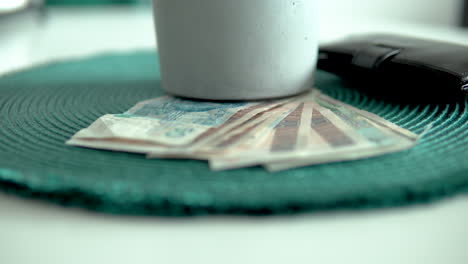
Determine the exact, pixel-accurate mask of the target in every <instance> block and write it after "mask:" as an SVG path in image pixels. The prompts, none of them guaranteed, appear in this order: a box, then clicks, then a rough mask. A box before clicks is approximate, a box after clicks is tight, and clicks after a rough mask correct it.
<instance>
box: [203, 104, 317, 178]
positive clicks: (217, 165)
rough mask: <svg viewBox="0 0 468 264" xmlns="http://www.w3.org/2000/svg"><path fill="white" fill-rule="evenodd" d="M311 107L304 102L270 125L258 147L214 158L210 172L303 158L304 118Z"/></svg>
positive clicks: (304, 142) (246, 148)
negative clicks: (296, 156) (297, 156)
mask: <svg viewBox="0 0 468 264" xmlns="http://www.w3.org/2000/svg"><path fill="white" fill-rule="evenodd" d="M309 104H310V102H301V103H300V104H299V105H297V106H296V107H295V108H294V110H293V111H291V112H290V113H288V114H287V115H286V116H284V117H282V118H280V119H277V120H275V121H276V122H273V123H271V124H269V126H268V127H267V130H266V131H265V132H264V136H263V139H262V140H260V141H259V143H258V144H256V145H250V144H241V145H242V147H241V148H237V149H236V150H232V151H231V152H230V153H225V155H219V156H214V157H212V158H211V159H210V161H209V163H210V168H211V169H212V170H226V169H235V168H242V167H249V166H255V165H259V164H262V163H264V162H268V161H270V162H271V161H276V160H282V159H285V158H289V157H291V155H292V154H293V153H294V155H300V153H301V151H302V150H303V149H304V148H305V147H306V146H307V137H305V136H304V132H305V131H306V130H305V129H304V127H305V126H306V123H305V122H304V121H305V120H304V118H305V116H306V115H307V112H309V111H308V110H309V109H310V106H309Z"/></svg>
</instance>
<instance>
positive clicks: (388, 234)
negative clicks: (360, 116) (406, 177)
mask: <svg viewBox="0 0 468 264" xmlns="http://www.w3.org/2000/svg"><path fill="white" fill-rule="evenodd" d="M1 23H4V22H3V21H2V22H1ZM366 31H386V32H402V33H409V34H413V35H421V36H429V37H433V38H440V39H450V40H454V41H462V42H463V41H467V40H468V34H467V33H466V32H464V31H461V30H455V29H448V28H441V27H436V26H431V27H428V26H423V25H411V24H407V23H406V24H404V25H402V24H401V23H396V22H392V21H370V22H369V21H365V20H361V21H356V20H344V21H337V20H336V19H332V18H329V19H322V26H321V40H322V41H327V40H332V39H336V38H338V37H340V36H343V35H344V34H348V33H352V32H366ZM154 47H155V44H154V35H153V25H152V21H151V13H150V12H149V11H148V10H141V9H124V8H101V9H96V8H94V9H81V10H70V9H53V10H52V11H51V12H50V14H49V17H48V19H47V21H46V22H45V23H43V24H41V25H34V24H32V22H31V21H29V20H28V19H22V20H21V22H15V24H14V25H13V24H12V25H6V24H0V58H1V61H0V74H2V73H5V72H8V71H12V70H17V69H21V68H24V67H28V66H31V65H34V64H38V63H44V62H47V61H51V60H59V59H63V58H70V57H79V56H89V55H92V54H96V53H100V52H109V51H125V50H133V49H139V48H154ZM0 263H2V264H3V263H15V264H23V263H24V264H26V263H34V264H36V263H48V264H55V263H68V264H73V263H360V264H362V263H381V264H386V263H401V264H404V263H412V264H413V263H425V264H432V263H434V264H435V263H444V264H445V263H450V264H466V263H468V196H466V195H458V196H456V197H451V198H447V199H444V200H442V201H440V202H435V203H432V204H429V205H419V206H410V207H404V208H395V209H382V210H370V211H339V212H325V213H312V214H301V215H297V216H277V217H240V216H235V217H231V216H214V217H196V218H185V219H184V218H177V219H173V218H160V217H129V216H115V215H104V214H98V213H94V212H89V211H86V210H82V209H76V208H63V207H60V206H57V205H54V204H50V203H47V202H44V201H36V200H28V199H23V198H17V197H15V196H11V195H6V194H4V193H2V192H0Z"/></svg>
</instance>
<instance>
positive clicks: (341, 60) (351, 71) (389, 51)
mask: <svg viewBox="0 0 468 264" xmlns="http://www.w3.org/2000/svg"><path fill="white" fill-rule="evenodd" d="M318 68H319V69H322V70H325V71H329V72H332V73H335V74H338V75H340V76H342V77H344V78H345V79H347V80H350V81H352V82H353V83H354V84H357V85H355V86H356V87H360V88H361V89H364V90H367V91H368V92H370V93H371V94H374V95H377V96H382V97H384V98H389V99H398V100H400V101H405V102H415V103H421V102H435V103H446V102H451V101H459V100H465V98H466V94H467V93H468V46H463V45H459V44H453V43H448V42H441V41H435V40H429V39H420V38H415V37H409V36H401V35H391V34H368V35H358V36H351V37H349V38H347V39H343V40H340V41H337V42H333V43H329V44H325V45H322V46H321V47H320V56H319V61H318Z"/></svg>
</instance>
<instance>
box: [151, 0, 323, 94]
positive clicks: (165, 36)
mask: <svg viewBox="0 0 468 264" xmlns="http://www.w3.org/2000/svg"><path fill="white" fill-rule="evenodd" d="M154 17H155V23H156V32H157V42H158V50H159V54H160V57H159V59H160V64H161V75H162V76H161V77H162V86H163V88H164V89H165V90H166V91H168V92H169V93H172V94H175V95H180V96H185V97H191V98H200V99H215V100H252V99H263V98H274V97H282V96H288V95H293V94H297V93H300V92H302V91H304V90H307V89H309V88H311V87H312V86H313V79H314V72H315V65H316V59H317V46H318V36H317V30H316V29H317V22H316V21H317V18H316V5H315V0H154Z"/></svg>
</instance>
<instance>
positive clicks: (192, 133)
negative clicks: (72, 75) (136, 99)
mask: <svg viewBox="0 0 468 264" xmlns="http://www.w3.org/2000/svg"><path fill="white" fill-rule="evenodd" d="M286 101H287V100H275V101H265V102H249V103H217V102H205V101H193V100H187V99H180V98H174V97H170V96H164V97H160V98H156V99H152V100H147V101H143V102H140V103H138V104H137V105H135V106H134V107H132V108H131V109H130V110H128V111H127V112H125V113H123V114H108V115H104V116H102V117H100V118H99V119H98V120H96V121H95V122H94V123H93V124H91V125H90V126H89V127H88V128H85V129H83V130H81V131H79V132H78V133H76V134H75V135H74V136H73V137H72V139H71V140H70V141H68V142H67V143H68V144H71V145H74V144H75V143H78V142H80V143H82V142H83V141H84V140H93V141H94V142H96V140H98V139H100V140H107V141H110V142H113V143H115V142H116V139H121V140H122V141H123V142H125V144H123V145H127V144H128V141H132V142H135V141H138V142H142V143H143V142H144V143H147V144H150V145H155V144H156V145H157V146H159V145H161V146H186V145H188V144H190V143H192V142H194V141H197V140H200V139H202V138H207V136H210V135H213V134H215V132H216V133H222V132H223V131H224V132H225V131H229V130H230V129H232V128H233V127H235V126H236V125H239V123H242V122H244V121H245V120H246V119H250V118H252V117H254V116H255V115H257V114H258V113H260V112H263V111H266V110H268V109H269V108H272V107H275V106H276V105H278V104H281V103H284V102H286ZM88 145H89V144H88ZM120 150H125V149H120Z"/></svg>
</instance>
